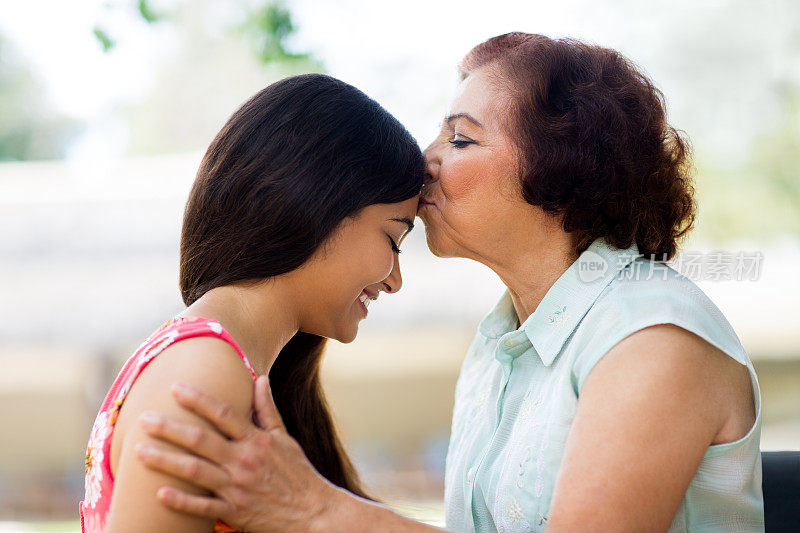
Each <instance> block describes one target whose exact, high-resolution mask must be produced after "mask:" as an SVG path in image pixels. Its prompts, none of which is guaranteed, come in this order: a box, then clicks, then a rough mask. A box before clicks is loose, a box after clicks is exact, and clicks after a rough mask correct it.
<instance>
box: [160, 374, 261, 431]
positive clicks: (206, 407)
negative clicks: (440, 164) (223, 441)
mask: <svg viewBox="0 0 800 533" xmlns="http://www.w3.org/2000/svg"><path fill="white" fill-rule="evenodd" d="M171 390H172V394H173V396H174V397H175V399H176V400H177V401H178V403H179V404H181V405H182V406H183V407H185V408H186V409H188V410H189V411H192V412H193V413H195V414H197V415H199V416H200V417H202V418H205V419H206V420H208V421H209V422H211V424H213V425H214V426H215V427H216V428H217V429H219V430H220V431H221V432H222V434H223V435H225V436H226V437H229V438H231V439H234V440H239V439H241V438H242V437H244V436H245V435H247V433H248V432H249V431H250V430H251V429H253V428H254V427H255V426H253V424H252V422H251V421H250V420H248V419H247V418H245V417H241V416H239V415H238V414H236V411H235V410H234V409H233V407H231V406H230V405H228V404H226V403H222V402H219V401H217V400H215V399H214V398H212V397H211V396H209V395H208V394H206V393H204V392H203V391H201V390H199V389H197V388H195V387H192V386H191V385H186V384H184V383H176V384H174V385H173V386H172V389H171Z"/></svg>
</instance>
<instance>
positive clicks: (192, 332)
mask: <svg viewBox="0 0 800 533" xmlns="http://www.w3.org/2000/svg"><path fill="white" fill-rule="evenodd" d="M201 335H211V336H214V337H218V338H220V339H222V340H224V341H226V342H228V343H229V344H230V345H231V346H233V348H234V349H235V350H236V353H238V354H239V357H241V358H242V361H243V362H244V364H245V366H246V367H247V369H248V370H249V371H250V374H251V375H252V376H253V379H255V378H256V373H255V371H254V370H253V367H252V365H251V364H250V361H248V359H247V356H246V355H245V354H244V352H242V350H241V348H239V346H238V345H237V344H236V341H234V340H233V337H231V335H230V334H229V333H228V332H227V331H225V330H224V329H222V325H220V323H219V322H217V321H215V320H211V319H207V318H200V317H174V318H171V319H169V320H168V321H166V322H165V323H164V324H163V325H162V326H161V327H159V328H158V329H157V330H155V331H154V332H153V333H151V334H150V336H149V337H147V338H146V339H145V341H144V342H143V343H142V344H141V345H140V346H139V347H138V348H137V349H136V351H135V352H134V353H133V355H132V356H131V358H130V359H128V361H127V362H126V363H125V365H124V366H123V367H122V370H121V371H120V373H119V375H118V376H117V379H116V380H114V383H113V384H112V385H111V389H110V390H109V391H108V394H107V395H106V398H105V400H103V404H102V405H101V406H100V412H99V413H98V414H97V418H96V419H95V421H94V426H93V427H92V433H91V435H90V437H89V445H88V446H87V448H86V479H85V488H86V494H85V496H84V499H83V501H82V502H81V503H80V505H79V510H80V515H81V530H82V531H83V532H84V533H102V532H103V531H105V527H106V520H107V518H108V510H109V508H110V506H111V495H112V492H113V490H114V476H113V475H112V474H111V461H110V459H111V436H112V435H113V434H114V424H115V423H116V421H117V415H118V414H119V410H120V408H121V407H122V404H123V402H124V401H125V397H126V396H127V395H128V392H129V391H130V390H131V385H133V382H134V381H136V378H138V377H139V374H141V372H142V370H144V369H145V367H146V366H147V365H148V364H149V363H150V361H152V360H153V359H154V358H155V357H156V356H157V355H158V354H159V353H161V352H162V351H163V350H164V349H165V348H166V347H167V346H170V345H171V344H173V343H175V342H178V341H180V340H183V339H188V338H190V337H198V336H201ZM213 531H214V532H217V533H219V532H233V531H239V530H237V529H235V528H233V527H231V526H228V525H227V524H225V523H224V522H222V521H220V520H218V521H217V522H216V524H214V529H213Z"/></svg>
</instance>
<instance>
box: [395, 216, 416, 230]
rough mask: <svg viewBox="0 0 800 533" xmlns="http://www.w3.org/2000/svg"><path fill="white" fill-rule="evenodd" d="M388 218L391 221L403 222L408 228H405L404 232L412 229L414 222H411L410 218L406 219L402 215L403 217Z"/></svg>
mask: <svg viewBox="0 0 800 533" xmlns="http://www.w3.org/2000/svg"><path fill="white" fill-rule="evenodd" d="M389 220H391V221H392V222H401V223H403V224H405V225H406V227H407V228H408V229H407V230H406V234H407V233H408V232H410V231H411V230H412V229H414V223H413V222H411V220H409V219H407V218H405V217H403V218H390V219H389Z"/></svg>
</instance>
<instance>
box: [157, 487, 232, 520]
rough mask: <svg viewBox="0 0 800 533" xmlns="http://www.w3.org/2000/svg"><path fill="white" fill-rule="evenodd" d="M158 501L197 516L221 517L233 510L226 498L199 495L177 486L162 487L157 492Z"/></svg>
mask: <svg viewBox="0 0 800 533" xmlns="http://www.w3.org/2000/svg"><path fill="white" fill-rule="evenodd" d="M156 496H157V497H158V501H160V502H161V503H163V504H164V505H166V506H167V507H169V508H171V509H174V510H176V511H179V512H181V513H186V514H190V515H195V516H202V517H205V518H220V517H223V516H226V515H227V514H228V513H229V512H230V511H231V506H230V504H228V503H227V502H226V501H224V500H220V499H218V498H214V497H212V496H197V495H196V494H189V493H188V492H184V491H182V490H180V489H178V488H175V487H161V488H160V489H158V492H156Z"/></svg>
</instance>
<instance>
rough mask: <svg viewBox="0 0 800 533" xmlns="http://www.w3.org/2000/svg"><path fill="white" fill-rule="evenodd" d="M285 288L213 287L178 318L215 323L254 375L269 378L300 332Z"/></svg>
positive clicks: (276, 281) (274, 283) (277, 283)
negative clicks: (289, 343)
mask: <svg viewBox="0 0 800 533" xmlns="http://www.w3.org/2000/svg"><path fill="white" fill-rule="evenodd" d="M287 285H288V284H286V283H283V281H282V280H281V279H280V278H273V279H271V280H268V281H265V282H262V283H259V284H257V285H253V286H245V285H241V284H232V285H226V286H223V287H216V288H214V289H212V290H210V291H208V292H207V293H205V294H204V295H203V296H201V297H200V298H198V299H197V301H195V302H194V303H193V304H192V305H190V306H189V307H187V308H186V309H185V310H184V311H183V312H181V313H180V314H179V316H196V317H203V318H211V319H214V320H217V321H218V322H219V323H220V324H222V327H223V328H224V329H225V330H226V331H227V332H228V333H230V334H231V336H232V337H233V339H234V340H235V341H236V343H237V344H238V345H239V347H240V348H241V349H242V351H244V353H245V355H246V356H247V358H248V359H249V360H250V363H251V364H252V365H253V368H254V370H255V371H256V373H257V374H259V375H263V374H268V373H269V370H270V368H271V367H272V364H273V363H274V362H275V359H277V357H278V354H279V353H280V351H281V349H282V348H283V347H284V346H285V345H286V343H287V342H289V340H290V339H291V338H292V337H293V336H294V334H295V333H297V331H298V329H299V326H298V324H299V320H298V315H297V313H296V311H295V310H294V308H293V305H292V304H293V300H294V299H293V298H292V297H291V290H288V289H289V287H288V286H287Z"/></svg>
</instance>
